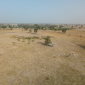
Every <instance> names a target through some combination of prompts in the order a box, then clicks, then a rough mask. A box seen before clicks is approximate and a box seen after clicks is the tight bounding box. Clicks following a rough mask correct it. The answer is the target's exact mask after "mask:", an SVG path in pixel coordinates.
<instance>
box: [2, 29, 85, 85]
mask: <svg viewBox="0 0 85 85" xmlns="http://www.w3.org/2000/svg"><path fill="white" fill-rule="evenodd" d="M69 33H70V36H69ZM81 34H82V36H81V37H80V35H81ZM13 35H17V36H38V37H41V36H47V35H49V36H54V38H52V39H51V40H52V43H53V47H50V46H46V45H44V40H40V39H36V40H35V41H34V42H31V43H30V44H28V41H27V40H25V42H22V39H20V41H18V40H17V39H16V38H11V37H12V36H13ZM13 42H15V45H13ZM0 85H85V32H84V31H80V30H69V31H67V32H66V33H65V34H63V33H62V32H61V31H38V33H37V34H34V33H29V32H28V31H23V32H22V31H21V30H12V31H11V30H0Z"/></svg>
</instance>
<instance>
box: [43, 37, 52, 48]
mask: <svg viewBox="0 0 85 85" xmlns="http://www.w3.org/2000/svg"><path fill="white" fill-rule="evenodd" d="M44 39H45V44H46V45H47V46H48V44H50V43H52V42H51V39H50V36H47V37H45V38H44Z"/></svg>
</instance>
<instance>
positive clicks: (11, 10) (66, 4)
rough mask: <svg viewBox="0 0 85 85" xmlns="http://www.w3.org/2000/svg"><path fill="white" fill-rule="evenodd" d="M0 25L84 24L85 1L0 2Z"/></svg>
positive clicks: (33, 0)
mask: <svg viewBox="0 0 85 85" xmlns="http://www.w3.org/2000/svg"><path fill="white" fill-rule="evenodd" d="M0 23H56V24H85V0H0Z"/></svg>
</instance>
